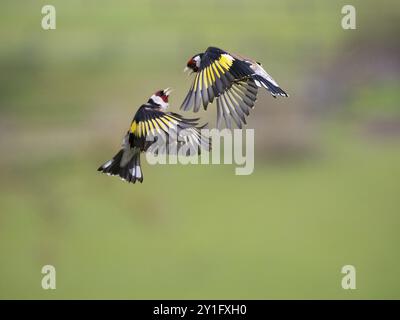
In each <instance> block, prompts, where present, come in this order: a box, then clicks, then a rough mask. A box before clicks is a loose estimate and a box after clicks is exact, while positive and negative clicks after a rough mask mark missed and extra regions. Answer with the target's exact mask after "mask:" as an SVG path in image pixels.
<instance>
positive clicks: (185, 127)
mask: <svg viewBox="0 0 400 320" xmlns="http://www.w3.org/2000/svg"><path fill="white" fill-rule="evenodd" d="M170 93H171V90H170V89H169V88H167V89H164V90H159V91H157V92H156V93H154V94H153V95H152V96H151V97H150V99H149V100H148V101H147V103H145V104H143V105H142V106H141V107H140V108H139V109H138V111H137V112H136V114H135V116H134V118H133V120H132V122H131V125H130V127H129V130H128V132H127V133H126V135H125V136H124V138H123V140H122V148H121V150H120V151H119V152H118V153H117V154H116V155H115V156H114V157H113V158H112V159H111V160H109V161H107V162H106V163H104V164H103V165H101V166H100V167H99V168H98V171H101V172H103V173H106V174H108V175H113V176H119V177H121V179H122V180H125V181H127V182H132V183H135V182H136V181H139V182H142V181H143V172H142V169H141V166H140V154H141V152H146V151H147V150H148V149H149V148H150V147H151V146H152V145H153V144H154V143H156V142H157V141H158V139H159V138H160V137H161V135H163V136H167V137H170V136H172V135H171V133H174V134H173V135H174V136H176V139H175V143H176V145H178V146H182V144H184V143H188V144H190V146H191V147H194V148H196V149H197V151H199V152H200V147H202V148H204V149H207V150H209V148H210V145H209V139H208V138H205V137H204V136H202V135H201V133H200V129H202V128H203V127H204V126H203V127H196V126H197V121H198V120H199V119H186V118H183V117H182V116H180V115H179V114H176V113H173V112H166V110H167V109H168V106H169V103H168V97H169V94H170ZM168 143H170V144H173V143H174V142H173V141H169V142H168ZM159 150H162V149H161V148H160V149H159ZM159 150H157V151H158V152H159ZM164 150H165V152H168V151H167V150H169V149H164Z"/></svg>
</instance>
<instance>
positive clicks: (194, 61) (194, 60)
mask: <svg viewBox="0 0 400 320" xmlns="http://www.w3.org/2000/svg"><path fill="white" fill-rule="evenodd" d="M202 56H203V54H202V53H199V54H196V55H195V56H193V57H191V58H190V59H189V61H188V62H187V64H186V68H185V69H184V70H183V71H187V70H192V72H198V71H199V69H200V63H201V57H202Z"/></svg>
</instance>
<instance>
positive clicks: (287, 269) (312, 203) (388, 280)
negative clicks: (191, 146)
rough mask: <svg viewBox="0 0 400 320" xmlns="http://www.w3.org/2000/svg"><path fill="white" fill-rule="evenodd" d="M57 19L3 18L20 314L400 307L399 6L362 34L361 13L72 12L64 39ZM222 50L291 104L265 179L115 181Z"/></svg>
mask: <svg viewBox="0 0 400 320" xmlns="http://www.w3.org/2000/svg"><path fill="white" fill-rule="evenodd" d="M45 4H48V3H47V2H46V1H2V3H1V5H0V8H1V10H0V40H1V50H0V133H1V139H0V148H1V155H2V156H1V158H0V163H1V167H2V170H1V180H0V255H1V257H2V261H1V264H0V297H1V298H255V299H263V298H344V299H346V298H400V278H399V272H398V270H399V267H400V253H399V252H400V251H399V250H398V243H399V242H400V235H399V232H398V227H397V226H398V225H399V224H400V217H399V213H400V198H399V196H398V194H399V190H400V148H399V146H400V105H399V103H400V96H399V92H400V84H399V83H400V82H399V75H400V72H399V71H400V62H399V57H400V54H399V52H400V47H399V44H398V41H397V40H396V39H397V38H398V34H399V28H400V19H399V12H400V5H399V2H398V1H394V0H393V1H389V0H387V1H380V2H376V1H372V0H371V1H365V0H363V1H352V4H353V5H354V6H355V7H356V9H357V29H356V30H343V29H342V28H341V18H342V14H341V8H342V6H343V5H344V4H347V2H345V1H329V2H328V1H318V0H308V1H296V0H290V1H289V0H287V1H249V0H246V1H239V0H230V1H228V0H220V1H210V0H203V1H201V5H199V2H198V1H187V0H180V1H178V0H176V1H163V0H151V1H78V0H71V1H57V0H55V1H52V4H53V5H54V6H55V7H56V10H57V29H56V30H53V31H44V30H42V29H41V18H42V15H41V7H42V6H43V5H45ZM209 45H215V46H219V47H222V48H225V49H227V50H231V51H233V52H239V53H242V54H244V55H248V56H251V57H254V58H256V59H257V60H258V61H261V62H263V64H264V66H265V67H266V69H267V70H268V71H269V72H270V73H271V75H272V76H273V77H274V78H275V79H276V80H277V81H278V82H279V83H280V84H281V86H282V87H283V88H284V89H285V90H286V91H287V92H288V93H289V94H290V98H288V99H276V100H275V99H273V98H272V97H270V96H269V95H267V94H266V93H264V92H262V93H261V94H260V98H259V100H258V103H257V106H256V108H255V110H253V112H252V113H251V115H250V117H249V121H248V127H249V128H254V129H255V136H256V150H255V156H256V159H255V171H254V173H253V174H252V175H250V176H235V175H234V167H233V166H232V165H215V166H205V165H203V166H200V165H198V166H195V165H192V166H178V165H169V166H150V165H147V164H144V168H143V169H144V176H145V180H144V183H143V184H142V185H128V184H126V183H123V182H121V181H119V179H117V178H111V177H107V176H105V175H101V174H98V173H97V172H96V168H97V167H98V165H99V164H101V163H102V162H103V161H105V160H107V159H108V158H109V157H110V156H112V155H113V153H114V152H115V151H116V150H117V148H118V147H119V144H120V140H121V138H122V135H123V133H124V132H125V130H126V128H127V126H128V125H129V122H130V120H131V117H132V116H133V114H134V112H135V111H136V109H137V107H138V106H139V105H140V104H142V103H143V102H144V101H146V99H147V98H148V96H150V95H151V93H153V92H154V91H155V90H157V89H161V88H165V87H168V86H170V87H173V88H175V92H174V93H173V95H172V97H171V109H172V110H173V111H178V108H179V105H180V102H181V101H182V99H183V97H184V95H185V93H186V91H187V89H188V87H189V83H190V81H191V79H188V77H187V76H186V75H184V74H183V73H182V70H183V68H184V66H185V64H186V61H187V60H188V58H189V57H190V56H192V55H193V54H195V53H197V52H200V51H202V50H204V49H205V48H206V47H207V46H209ZM189 115H192V114H189ZM199 115H200V116H201V117H202V118H203V119H204V120H205V121H210V125H211V126H213V125H214V124H215V109H214V108H213V106H210V107H209V111H208V112H207V113H205V112H204V111H202V112H201V113H200V114H199ZM45 264H52V265H54V266H55V267H56V270H57V289H56V290H54V291H44V290H43V289H42V288H41V286H40V283H41V277H42V275H41V267H42V266H43V265H45ZM346 264H351V265H354V266H355V267H356V269H357V272H358V273H357V290H355V291H345V290H343V289H342V288H341V278H342V276H343V275H342V274H341V273H340V270H341V267H342V266H343V265H346Z"/></svg>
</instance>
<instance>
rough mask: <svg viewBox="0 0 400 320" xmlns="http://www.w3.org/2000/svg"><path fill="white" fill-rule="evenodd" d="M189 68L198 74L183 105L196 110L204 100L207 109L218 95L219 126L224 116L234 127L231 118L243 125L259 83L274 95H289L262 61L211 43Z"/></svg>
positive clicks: (189, 62) (255, 96) (190, 62)
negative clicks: (265, 68)
mask: <svg viewBox="0 0 400 320" xmlns="http://www.w3.org/2000/svg"><path fill="white" fill-rule="evenodd" d="M186 70H192V71H193V73H195V74H196V75H195V78H194V81H193V83H192V86H191V88H190V90H189V92H188V94H187V95H186V98H185V99H184V101H183V103H182V106H181V109H183V110H184V111H187V110H190V109H191V108H192V106H193V111H194V112H198V111H199V109H200V105H201V104H203V107H204V109H205V110H207V106H208V104H209V103H212V102H213V100H214V99H215V100H216V102H217V127H220V125H221V120H222V117H224V119H225V123H226V126H227V127H228V128H231V119H233V120H234V122H235V123H236V125H237V126H238V127H239V128H242V125H243V124H246V118H245V117H246V116H248V115H249V112H250V109H252V108H253V107H254V104H255V102H256V100H257V91H258V88H259V87H264V88H265V89H267V90H268V91H269V92H270V93H271V94H272V95H273V96H274V97H275V98H276V97H277V96H282V97H288V95H287V93H286V92H285V91H284V90H282V89H281V88H280V87H279V85H278V83H277V82H276V81H275V80H274V79H272V77H271V76H270V75H269V74H268V73H267V72H266V71H265V70H264V68H263V67H262V65H261V64H260V63H259V62H256V61H254V60H251V59H249V58H245V57H242V56H240V55H237V54H231V53H228V52H227V51H224V50H222V49H219V48H215V47H209V48H207V50H206V51H205V52H204V53H199V54H196V55H195V56H193V57H192V58H190V60H189V61H188V62H187V66H186V68H185V71H186Z"/></svg>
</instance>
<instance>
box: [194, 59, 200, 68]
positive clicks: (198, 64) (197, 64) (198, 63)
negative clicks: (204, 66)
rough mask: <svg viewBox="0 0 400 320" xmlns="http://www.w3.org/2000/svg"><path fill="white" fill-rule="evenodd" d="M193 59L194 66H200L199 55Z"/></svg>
mask: <svg viewBox="0 0 400 320" xmlns="http://www.w3.org/2000/svg"><path fill="white" fill-rule="evenodd" d="M193 60H194V61H196V67H197V68H200V62H201V61H200V57H199V56H197V57H194V58H193Z"/></svg>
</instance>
